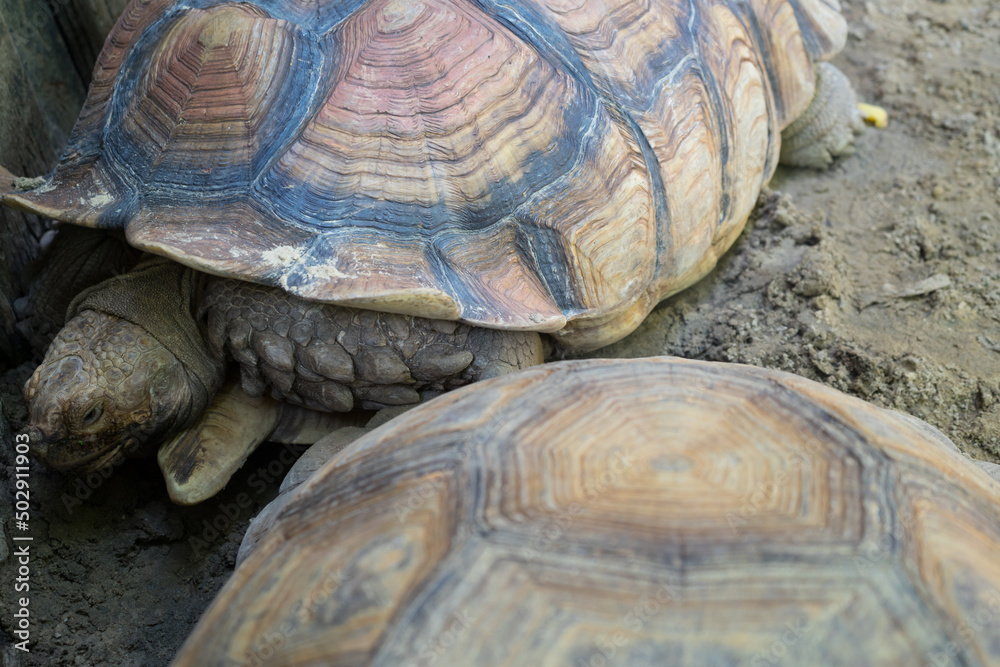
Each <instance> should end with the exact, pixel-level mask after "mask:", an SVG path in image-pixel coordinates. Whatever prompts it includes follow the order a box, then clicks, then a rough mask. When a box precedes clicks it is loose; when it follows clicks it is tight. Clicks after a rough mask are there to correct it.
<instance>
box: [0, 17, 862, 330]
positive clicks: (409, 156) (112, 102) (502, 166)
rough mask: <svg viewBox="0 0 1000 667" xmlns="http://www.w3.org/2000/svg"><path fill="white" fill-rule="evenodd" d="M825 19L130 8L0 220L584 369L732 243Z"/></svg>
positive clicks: (841, 33) (838, 32)
mask: <svg viewBox="0 0 1000 667" xmlns="http://www.w3.org/2000/svg"><path fill="white" fill-rule="evenodd" d="M845 35H846V24H845V22H844V20H843V18H842V17H841V16H840V14H839V5H838V3H837V0H749V1H745V0H744V1H739V2H736V1H732V0H696V1H689V0H654V1H652V2H638V1H635V0H613V1H607V0H606V1H602V2H566V1H565V0H549V1H547V2H539V1H537V0H536V1H530V0H522V1H519V2H504V3H501V2H494V1H493V0H419V1H416V0H413V1H411V0H251V1H248V2H239V3H236V2H224V1H220V0H133V2H132V3H131V4H130V5H129V6H128V8H127V9H126V11H125V12H124V14H123V15H122V17H121V18H120V20H119V21H118V24H117V26H116V27H115V29H114V31H113V32H112V33H111V35H110V36H109V38H108V41H107V44H106V45H105V47H104V50H103V52H102V53H101V55H100V58H99V60H98V63H97V66H96V69H95V72H94V77H93V85H92V87H91V90H90V94H89V97H88V99H87V102H86V105H85V107H84V109H83V111H82V112H81V115H80V119H79V121H78V122H77V125H76V128H75V129H74V131H73V134H72V137H71V139H70V142H69V146H68V148H67V149H66V152H65V154H64V155H63V157H62V159H61V161H60V163H59V165H58V167H57V168H56V170H55V172H54V173H53V175H52V176H51V177H50V179H49V180H48V182H47V183H46V184H45V185H43V186H42V187H41V188H40V189H37V190H35V191H33V192H30V193H26V194H20V195H15V196H10V197H8V198H7V201H8V202H10V203H12V204H14V205H17V206H20V207H23V208H25V209H29V210H31V211H34V212H37V213H40V214H43V215H46V216H49V217H52V218H56V219H58V220H63V221H67V222H72V223H76V224H80V225H85V226H91V227H101V228H112V229H122V230H124V232H125V235H126V237H127V238H128V240H129V241H130V242H131V243H132V244H133V245H135V246H136V247H139V248H142V249H144V250H148V251H150V252H153V253H157V254H161V255H165V256H168V257H171V258H174V259H176V260H178V261H180V262H182V263H184V264H187V265H189V266H192V267H195V268H197V269H200V270H202V271H207V272H210V273H214V274H218V275H224V276H231V277H235V278H240V279H244V280H248V281H253V282H258V283H263V284H267V285H276V286H280V287H282V288H283V289H285V290H286V291H287V292H289V293H291V294H293V295H297V296H300V297H303V298H306V299H310V300H316V301H323V302H331V303H339V304H345V305H353V306H360V307H365V308H371V309H377V310H383V311H389V312H398V313H403V314H409V315H418V316H423V317H431V318H439V319H452V320H454V319H459V320H463V321H465V322H468V323H471V324H476V325H481V326H486V327H492V328H504V329H512V330H534V331H539V332H548V333H554V334H556V335H557V336H558V337H560V338H562V339H563V342H564V343H565V344H566V345H567V346H569V347H575V348H581V349H582V348H594V347H599V346H601V345H603V344H606V343H609V342H611V341H613V340H617V339H618V338H621V337H622V336H624V335H626V334H627V333H629V332H630V331H632V330H633V329H634V328H635V327H636V326H637V325H638V323H639V322H640V321H641V320H642V319H643V318H644V317H645V315H646V314H647V313H648V312H649V310H650V309H651V308H652V307H653V306H654V305H655V304H656V303H657V302H658V301H659V300H660V299H662V298H663V297H665V296H666V295H668V294H670V293H673V292H676V291H677V290H679V289H681V288H683V287H685V286H686V285H688V284H690V283H692V282H694V281H695V280H697V279H698V278H699V277H701V276H703V275H704V274H705V273H707V272H708V271H709V270H710V269H711V268H712V267H713V266H714V264H715V262H716V260H717V258H718V257H719V255H720V254H721V253H723V252H724V251H725V250H726V249H727V248H728V247H729V245H730V244H731V243H732V242H733V240H734V239H735V238H736V237H737V236H738V234H739V232H740V231H741V229H742V227H743V224H744V223H745V221H746V219H747V217H748V215H749V213H750V211H751V209H752V207H753V205H754V202H755V200H756V198H757V195H758V193H759V191H760V189H761V187H762V186H763V185H764V184H765V183H766V182H767V181H768V179H769V178H770V176H771V174H772V172H773V170H774V168H775V166H776V163H777V160H778V155H779V150H780V130H781V128H783V127H785V126H786V125H788V124H789V123H790V122H791V121H792V120H793V119H794V118H795V117H796V116H797V115H798V114H800V113H801V112H802V111H803V110H804V109H805V107H806V106H807V105H808V102H809V101H810V98H811V96H812V93H813V89H814V78H813V71H812V63H813V62H814V61H817V60H822V59H826V58H828V57H830V56H831V55H833V54H834V53H836V52H837V51H838V50H839V49H840V48H841V46H842V44H843V42H844V39H845Z"/></svg>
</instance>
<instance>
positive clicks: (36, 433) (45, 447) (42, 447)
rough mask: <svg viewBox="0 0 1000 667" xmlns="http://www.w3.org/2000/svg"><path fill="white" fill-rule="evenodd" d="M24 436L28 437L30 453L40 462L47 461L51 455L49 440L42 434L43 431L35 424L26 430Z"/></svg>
mask: <svg viewBox="0 0 1000 667" xmlns="http://www.w3.org/2000/svg"><path fill="white" fill-rule="evenodd" d="M23 435H26V436H27V437H28V451H30V452H31V454H32V455H33V456H34V457H35V458H36V459H38V460H40V461H43V462H44V461H45V460H46V458H47V456H48V453H49V440H50V438H47V437H46V436H45V433H43V432H42V429H40V428H38V427H37V426H35V425H34V424H31V425H29V426H28V427H27V428H25V429H24V433H23Z"/></svg>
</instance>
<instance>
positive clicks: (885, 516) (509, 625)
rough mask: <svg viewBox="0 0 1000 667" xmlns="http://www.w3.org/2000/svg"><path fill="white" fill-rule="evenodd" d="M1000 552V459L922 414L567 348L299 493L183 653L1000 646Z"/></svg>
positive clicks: (260, 537)
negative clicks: (957, 440)
mask: <svg viewBox="0 0 1000 667" xmlns="http://www.w3.org/2000/svg"><path fill="white" fill-rule="evenodd" d="M993 469H994V470H995V469H996V466H993ZM998 553H1000V483H998V482H997V481H996V480H995V479H993V478H991V477H990V476H989V475H987V474H985V473H984V472H983V470H981V469H979V468H978V467H977V466H975V465H973V464H972V462H970V461H969V460H968V459H966V458H964V457H963V456H962V455H961V454H960V453H959V452H958V451H957V449H956V448H955V447H954V445H952V444H951V443H950V441H948V440H947V438H945V437H944V436H943V435H942V434H941V433H940V432H938V431H936V430H935V429H933V428H932V427H930V426H929V425H927V424H925V423H923V422H921V421H920V420H917V419H915V418H913V417H909V416H908V415H903V414H901V413H897V412H890V411H887V410H882V409H879V408H876V407H874V406H872V405H869V404H867V403H864V402H862V401H860V400H858V399H855V398H851V397H848V396H845V395H844V394H841V393H839V392H837V391H835V390H832V389H829V388H827V387H824V386H822V385H820V384H817V383H815V382H812V381H810V380H805V379H803V378H799V377H796V376H793V375H789V374H787V373H780V372H775V371H768V370H763V369H758V368H753V367H749V366H739V365H735V364H718V363H706V362H692V361H684V360H678V359H669V358H660V359H648V360H647V359H641V360H627V361H623V360H588V361H573V362H559V363H554V364H548V365H545V366H539V367H537V368H532V369H526V370H523V371H520V372H518V373H516V374H512V375H508V376H506V377H503V378H494V379H492V380H489V381H487V382H482V383H479V384H476V385H473V386H471V387H465V388H462V389H459V390H457V391H455V392H453V393H451V394H448V395H446V396H441V397H439V398H437V399H435V400H433V401H430V402H428V403H427V404H425V405H421V406H418V407H416V408H414V409H413V410H411V411H410V412H408V413H407V414H405V415H403V416H401V417H397V418H396V419H394V420H393V421H391V422H389V423H388V424H386V425H384V426H382V427H380V428H379V429H377V430H375V431H373V432H371V433H369V434H367V435H366V436H364V437H363V438H362V439H360V440H358V441H356V442H354V443H353V444H352V445H350V446H348V447H347V448H345V449H343V450H341V451H340V452H339V453H338V454H337V455H336V456H335V457H334V458H333V459H332V460H330V461H329V462H327V464H326V465H325V466H324V467H322V468H320V469H319V470H318V471H317V472H315V473H314V474H313V475H311V476H310V477H308V478H307V480H306V481H305V482H304V483H302V484H301V485H300V486H299V487H298V488H296V489H294V490H292V491H289V492H287V493H285V494H283V495H281V496H279V497H278V499H277V500H276V501H275V502H274V503H272V504H271V505H269V506H268V507H267V508H266V509H265V511H264V513H263V514H262V515H261V516H259V517H258V518H257V519H255V521H254V523H253V524H251V528H250V531H249V532H248V534H247V536H246V537H245V539H244V543H243V546H242V547H241V550H240V559H241V563H240V564H239V565H238V566H237V569H236V572H235V573H234V575H233V577H232V578H231V579H230V581H229V582H228V583H227V584H226V585H225V587H224V588H223V589H222V590H221V591H220V593H219V594H218V596H217V597H216V599H215V601H214V602H213V603H212V605H211V606H210V607H209V609H208V610H207V611H206V612H205V614H204V616H203V617H202V619H201V620H200V621H199V623H198V625H197V626H196V628H195V630H194V631H193V633H192V635H191V636H190V637H189V638H188V640H187V642H186V643H185V645H184V646H183V647H182V648H181V650H180V652H179V654H178V656H177V657H176V659H175V662H174V665H175V667H182V666H185V667H186V666H188V665H198V666H199V667H215V666H220V667H221V666H222V665H235V664H243V665H273V666H274V667H278V666H283V667H289V666H291V665H296V666H298V665H412V666H419V667H429V666H430V665H435V664H436V665H456V666H457V665H491V666H492V665H511V666H521V665H531V666H533V667H535V666H537V667H542V666H547V665H567V666H569V665H572V666H573V667H600V666H603V665H629V666H638V665H651V666H652V665H656V666H662V665H670V666H680V665H692V666H697V667H702V666H703V665H752V666H754V667H759V666H763V665H777V664H784V665H824V666H833V665H844V666H851V667H854V666H857V665H899V666H910V665H968V666H972V665H982V666H986V665H997V664H1000V622H998V618H1000V561H998V559H997V554H998Z"/></svg>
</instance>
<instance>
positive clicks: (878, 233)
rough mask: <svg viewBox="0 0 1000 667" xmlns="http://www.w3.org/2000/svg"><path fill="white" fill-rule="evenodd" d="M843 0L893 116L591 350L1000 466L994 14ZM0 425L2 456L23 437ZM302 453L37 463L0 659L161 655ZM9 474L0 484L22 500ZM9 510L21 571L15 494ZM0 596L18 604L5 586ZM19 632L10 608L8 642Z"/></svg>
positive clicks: (864, 79)
mask: <svg viewBox="0 0 1000 667" xmlns="http://www.w3.org/2000/svg"><path fill="white" fill-rule="evenodd" d="M843 5H844V11H845V13H846V15H847V17H848V19H849V21H850V26H851V32H850V37H849V42H848V45H847V48H846V50H845V52H844V53H843V54H842V55H841V56H840V57H839V58H838V59H837V61H836V64H837V65H839V66H840V67H841V68H842V69H844V70H845V71H846V72H847V74H848V75H849V77H850V78H851V80H852V81H853V82H854V83H855V85H856V87H857V89H858V93H859V96H860V97H861V98H863V99H865V100H866V101H870V102H874V103H877V104H881V105H883V106H885V107H886V108H887V109H888V110H889V112H890V114H891V118H892V120H891V124H890V126H889V127H888V128H887V129H885V130H882V131H877V132H876V131H869V132H867V133H866V134H865V135H864V136H863V137H862V138H861V139H860V140H859V142H858V154H857V155H856V156H854V157H852V158H849V159H846V160H842V161H840V162H839V163H837V164H836V165H835V166H834V167H833V168H832V169H831V170H829V171H827V172H810V171H790V170H781V171H780V172H779V173H778V174H777V176H776V178H775V179H774V181H772V184H771V188H772V191H771V192H768V193H765V195H764V196H763V197H762V198H761V202H760V205H759V207H758V210H757V212H756V214H755V216H754V218H753V219H752V220H751V221H750V223H749V224H748V226H747V231H746V232H745V233H744V234H743V236H742V237H741V239H740V240H739V241H738V243H737V244H736V246H735V247H734V248H733V249H732V250H731V251H730V252H729V253H728V254H727V255H726V256H725V257H724V258H723V260H722V261H721V262H720V265H719V267H718V268H717V269H716V271H714V272H713V273H712V274H711V275H710V276H709V277H708V278H706V279H705V280H704V281H702V282H701V283H699V284H698V285H696V286H694V287H692V288H691V289H689V290H687V291H686V292H684V293H682V294H680V295H677V296H675V297H673V298H672V299H670V300H668V301H667V302H665V303H663V304H661V305H660V306H659V307H658V308H657V309H656V310H655V311H654V312H653V313H652V314H651V316H650V317H649V318H648V319H647V320H646V322H645V323H644V324H643V325H642V326H641V327H640V329H639V330H638V331H637V332H635V333H634V334H633V335H632V336H630V337H629V338H628V339H626V340H624V341H622V342H620V343H618V344H616V345H614V346H611V347H610V348H607V349H604V350H602V351H600V352H599V353H598V354H599V355H600V356H628V357H636V356H647V355H659V354H672V355H678V356H683V357H688V358H697V359H708V360H722V361H731V362H742V363H750V364H754V365H759V366H766V367H769V368H776V369H780V370H785V371H791V372H794V373H798V374H800V375H804V376H806V377H810V378H812V379H815V380H818V381H820V382H823V383H825V384H828V385H830V386H833V387H835V388H837V389H840V390H843V391H845V392H847V393H850V394H853V395H856V396H859V397H861V398H864V399H866V400H869V401H872V402H874V403H876V404H878V405H882V406H885V407H890V408H896V409H900V410H904V411H906V412H909V413H912V414H914V415H916V416H918V417H920V418H922V419H925V420H927V421H928V422H930V423H931V424H933V425H934V426H937V427H938V428H940V429H941V430H942V431H944V432H945V433H946V434H947V435H948V436H950V437H951V438H952V439H953V440H954V441H955V442H956V443H957V444H958V445H959V446H960V447H961V448H962V449H963V450H964V451H966V452H967V453H969V454H971V455H973V456H976V457H979V458H984V459H989V460H993V461H998V460H1000V139H998V137H1000V111H998V110H1000V48H998V47H997V44H1000V7H997V6H993V5H990V4H989V3H981V2H976V1H975V0H956V1H952V2H933V1H931V0H892V1H890V0H867V1H866V2H860V1H857V0H849V1H847V2H844V3H843ZM22 375H23V371H22ZM11 379H12V381H13V384H14V385H17V384H18V382H20V381H21V380H20V379H16V380H15V379H14V378H13V377H12V378H11ZM15 388H16V387H15ZM2 400H3V402H4V403H5V408H6V410H5V411H6V412H7V413H8V414H9V415H12V416H13V415H16V414H17V413H18V410H23V407H19V406H18V405H17V401H19V400H20V399H19V398H18V397H17V392H16V391H15V392H13V394H10V395H8V396H5V397H4V398H3V399H2ZM22 414H23V413H22ZM0 421H2V420H0ZM0 435H2V436H3V437H2V438H0V439H2V441H3V442H4V443H7V444H5V446H6V447H8V449H7V450H6V451H2V452H0V458H2V460H3V461H4V462H9V461H11V460H12V458H11V457H12V453H11V451H10V450H9V446H10V445H9V443H10V442H11V438H10V437H9V436H10V434H0ZM297 453H298V452H297V451H290V450H283V449H280V448H273V449H264V450H262V451H259V452H258V453H257V454H256V455H255V456H254V457H253V458H252V459H251V460H250V461H249V462H248V464H247V466H245V467H244V469H243V470H242V471H240V472H239V473H238V475H237V476H236V477H235V478H234V480H233V482H231V483H230V485H229V487H228V488H227V489H226V490H225V491H224V492H223V493H222V494H221V495H220V496H219V497H217V498H216V499H213V500H212V501H209V502H208V503H206V504H205V505H204V506H200V507H194V508H180V507H176V506H173V505H170V504H169V503H168V501H167V500H166V493H165V490H164V487H163V482H162V480H161V478H160V475H159V471H158V470H157V468H156V465H155V463H154V462H150V461H140V462H131V463H128V464H126V465H125V466H123V467H122V468H121V469H119V470H118V471H116V473H115V474H114V475H113V476H112V477H110V478H109V479H106V480H105V479H103V478H100V479H96V478H92V479H90V480H89V481H88V480H87V479H86V478H84V479H83V480H80V479H78V478H74V477H70V478H64V477H61V476H58V475H54V474H52V473H47V472H45V471H43V470H41V469H40V468H37V467H33V469H32V507H33V509H32V528H31V532H32V535H33V536H34V537H35V540H34V542H33V547H32V548H33V552H32V553H33V556H32V558H33V560H32V574H31V576H32V579H31V586H32V589H31V591H32V606H31V610H32V613H33V614H34V616H33V621H34V623H33V626H32V627H33V634H32V642H31V648H32V653H31V654H22V653H20V652H17V651H14V650H13V649H12V648H11V647H9V646H7V647H6V648H0V665H52V664H68V665H72V664H79V665H90V664H116V665H162V664H165V663H167V662H168V661H169V659H170V657H171V656H172V655H173V653H174V652H175V651H176V649H177V648H178V647H179V645H180V643H181V642H182V641H183V639H184V637H185V636H186V635H187V633H188V632H190V629H191V627H192V625H193V624H194V623H195V622H196V620H197V618H198V616H199V615H200V613H201V612H202V610H204V608H205V607H206V606H207V604H208V602H209V600H210V599H211V598H212V596H213V595H214V594H215V592H216V591H217V590H218V588H219V587H221V585H222V584H223V583H224V581H225V580H226V578H227V577H228V575H229V573H230V571H231V569H232V566H233V562H234V558H235V553H236V547H237V545H238V544H239V541H240V539H241V537H242V535H243V532H244V531H245V529H246V526H247V523H248V521H249V518H250V517H251V516H253V515H254V514H256V513H257V512H258V511H259V510H260V509H261V508H262V507H263V506H264V505H265V504H266V503H267V502H268V501H269V500H270V499H271V498H273V497H274V495H275V494H276V492H277V483H278V480H280V478H281V476H282V475H283V474H284V472H286V471H287V469H288V467H289V466H290V463H291V461H292V460H294V458H295V456H296V455H297ZM5 471H6V473H5V476H4V477H3V478H0V496H2V497H3V498H12V497H13V495H12V488H11V481H12V480H11V478H10V477H9V474H10V469H9V467H5ZM269 480H270V481H269ZM0 515H2V517H3V520H4V524H5V526H6V530H7V535H6V536H3V539H2V540H0V545H3V546H0V579H2V580H3V581H4V582H10V581H13V580H14V578H15V576H16V575H15V571H16V568H15V565H14V562H13V560H14V559H13V558H11V557H10V555H9V547H10V545H11V544H12V542H10V541H9V537H10V532H11V530H12V525H11V519H12V517H11V511H10V507H9V505H7V504H2V505H0ZM5 547H6V548H5ZM2 596H3V599H4V602H5V603H4V608H5V609H12V608H13V605H11V604H7V603H6V602H7V600H10V599H11V598H12V592H11V589H10V588H9V587H7V586H6V584H5V588H4V590H3V593H2ZM12 630H13V627H12V625H11V618H10V616H9V615H7V614H5V615H4V616H3V617H0V631H2V634H3V636H4V637H5V639H6V640H8V641H9V640H11V639H13V637H14V635H13V633H12Z"/></svg>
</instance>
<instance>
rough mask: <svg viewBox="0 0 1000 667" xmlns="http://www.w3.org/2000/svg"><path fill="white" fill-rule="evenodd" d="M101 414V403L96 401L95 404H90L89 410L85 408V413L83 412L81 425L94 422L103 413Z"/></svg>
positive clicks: (102, 410)
mask: <svg viewBox="0 0 1000 667" xmlns="http://www.w3.org/2000/svg"><path fill="white" fill-rule="evenodd" d="M103 414H104V404H103V403H97V404H95V405H93V406H91V408H90V409H89V410H87V414H85V415H84V416H83V425H84V426H90V425H91V424H93V423H94V422H96V421H97V420H98V419H100V418H101V415H103Z"/></svg>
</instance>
